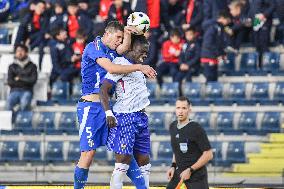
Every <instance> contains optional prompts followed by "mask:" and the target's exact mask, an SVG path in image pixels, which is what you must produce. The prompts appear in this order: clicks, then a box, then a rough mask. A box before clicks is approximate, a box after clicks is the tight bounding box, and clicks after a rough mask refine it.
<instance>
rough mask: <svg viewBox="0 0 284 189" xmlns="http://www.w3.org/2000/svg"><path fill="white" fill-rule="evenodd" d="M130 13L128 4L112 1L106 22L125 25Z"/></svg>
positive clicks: (116, 0)
mask: <svg viewBox="0 0 284 189" xmlns="http://www.w3.org/2000/svg"><path fill="white" fill-rule="evenodd" d="M131 13H132V10H131V7H130V3H128V2H124V1H123V0H114V1H113V3H112V5H111V6H110V8H109V12H108V19H107V22H109V21H112V20H117V21H119V22H120V23H122V24H124V25H126V22H127V18H128V16H129V15H130V14H131Z"/></svg>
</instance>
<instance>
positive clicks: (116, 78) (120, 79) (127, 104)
mask: <svg viewBox="0 0 284 189" xmlns="http://www.w3.org/2000/svg"><path fill="white" fill-rule="evenodd" d="M133 37H134V39H133V41H132V44H131V50H130V51H128V52H127V53H126V54H125V56H124V57H117V58H115V59H114V60H113V63H115V64H121V65H131V64H135V63H137V64H141V63H142V62H143V61H144V59H145V58H146V57H147V53H148V49H149V43H148V41H147V40H146V38H145V37H144V36H133ZM113 87H115V95H116V102H115V104H114V106H113V112H114V114H113V112H112V110H111V108H110V106H109V97H110V95H109V91H110V90H111V89H112V88H113ZM148 96H149V92H148V90H147V86H146V78H145V76H144V74H143V73H142V72H140V71H136V72H132V73H129V74H110V73H107V75H106V76H105V78H104V80H103V81H102V86H101V90H100V99H101V103H102V105H103V108H104V109H105V111H106V116H107V117H106V118H107V122H108V125H109V127H111V128H110V131H109V136H108V140H107V148H108V149H109V150H111V151H113V152H115V159H116V163H115V168H114V170H113V174H112V178H111V181H110V188H111V189H121V188H122V186H123V177H124V175H126V172H127V170H128V169H129V164H130V162H131V159H132V157H133V155H134V157H135V159H136V161H137V163H138V165H139V167H140V171H141V174H142V175H143V177H144V180H145V188H149V174H150V168H151V164H150V132H149V129H148V117H147V115H146V113H145V108H146V107H147V106H148V105H149V104H150V101H149V99H148ZM140 176H141V175H140ZM138 177H139V176H138ZM141 177H142V176H141Z"/></svg>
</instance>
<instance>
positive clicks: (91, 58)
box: [81, 37, 119, 96]
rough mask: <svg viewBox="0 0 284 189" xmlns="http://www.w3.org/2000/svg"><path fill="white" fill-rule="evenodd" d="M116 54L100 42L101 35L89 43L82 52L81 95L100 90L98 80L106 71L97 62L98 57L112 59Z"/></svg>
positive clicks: (99, 80) (95, 92)
mask: <svg viewBox="0 0 284 189" xmlns="http://www.w3.org/2000/svg"><path fill="white" fill-rule="evenodd" d="M117 56H119V55H118V53H117V52H116V51H115V50H111V49H110V48H108V47H107V46H106V45H104V44H103V43H102V40H101V37H96V39H95V40H94V41H93V42H91V43H89V44H88V45H87V46H86V47H85V49H84V52H83V55H82V62H81V75H82V96H85V95H88V94H97V93H99V91H100V82H101V80H102V79H103V78H104V77H105V75H106V73H107V71H106V70H105V69H104V68H103V67H101V66H100V65H99V64H97V62H96V61H97V59H98V58H108V59H110V60H111V61H113V60H114V59H115V58H116V57H117Z"/></svg>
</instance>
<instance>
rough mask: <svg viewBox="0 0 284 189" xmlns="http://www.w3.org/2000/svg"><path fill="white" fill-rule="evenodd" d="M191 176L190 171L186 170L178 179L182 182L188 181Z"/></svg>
mask: <svg viewBox="0 0 284 189" xmlns="http://www.w3.org/2000/svg"><path fill="white" fill-rule="evenodd" d="M190 176H191V172H190V169H189V168H187V169H186V170H184V171H183V172H182V173H181V174H180V178H181V179H182V180H188V179H189V178H190Z"/></svg>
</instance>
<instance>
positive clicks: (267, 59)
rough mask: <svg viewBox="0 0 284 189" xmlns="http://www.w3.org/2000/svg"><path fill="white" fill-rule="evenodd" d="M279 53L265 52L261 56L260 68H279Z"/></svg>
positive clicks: (266, 69)
mask: <svg viewBox="0 0 284 189" xmlns="http://www.w3.org/2000/svg"><path fill="white" fill-rule="evenodd" d="M279 63H280V53H277V52H265V53H264V54H263V56H262V70H264V71H270V72H271V71H277V70H278V69H279Z"/></svg>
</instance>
